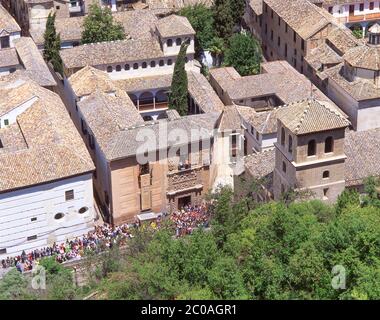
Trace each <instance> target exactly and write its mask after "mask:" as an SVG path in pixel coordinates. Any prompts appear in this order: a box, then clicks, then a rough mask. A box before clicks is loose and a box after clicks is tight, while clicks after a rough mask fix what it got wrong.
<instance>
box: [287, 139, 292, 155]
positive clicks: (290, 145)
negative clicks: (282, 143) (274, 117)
mask: <svg viewBox="0 0 380 320" xmlns="http://www.w3.org/2000/svg"><path fill="white" fill-rule="evenodd" d="M288 151H289V152H290V153H292V152H293V138H292V136H289V146H288Z"/></svg>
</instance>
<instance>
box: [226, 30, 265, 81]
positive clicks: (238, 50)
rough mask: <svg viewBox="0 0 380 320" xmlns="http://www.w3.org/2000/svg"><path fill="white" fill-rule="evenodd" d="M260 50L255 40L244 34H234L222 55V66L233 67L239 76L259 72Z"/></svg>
mask: <svg viewBox="0 0 380 320" xmlns="http://www.w3.org/2000/svg"><path fill="white" fill-rule="evenodd" d="M261 60H262V53H261V48H260V45H259V43H258V42H257V40H255V39H254V38H252V37H251V36H250V35H246V34H235V35H233V36H232V37H231V38H230V40H229V45H228V48H227V50H226V51H225V55H224V65H225V66H232V67H234V68H235V69H236V70H237V71H238V72H239V74H240V75H242V76H247V75H252V74H257V73H259V72H260V63H261Z"/></svg>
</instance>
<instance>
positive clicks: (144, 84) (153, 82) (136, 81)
mask: <svg viewBox="0 0 380 320" xmlns="http://www.w3.org/2000/svg"><path fill="white" fill-rule="evenodd" d="M171 82H172V75H171V74H164V75H158V76H149V77H138V78H129V79H123V80H115V81H114V83H115V84H116V85H117V86H118V87H119V88H120V89H122V90H125V91H127V92H137V91H144V90H150V89H169V88H170V85H171Z"/></svg>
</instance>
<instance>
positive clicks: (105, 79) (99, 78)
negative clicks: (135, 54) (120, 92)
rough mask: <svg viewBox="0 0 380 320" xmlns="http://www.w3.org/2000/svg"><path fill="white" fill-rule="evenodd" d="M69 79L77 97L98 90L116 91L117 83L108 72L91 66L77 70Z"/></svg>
mask: <svg viewBox="0 0 380 320" xmlns="http://www.w3.org/2000/svg"><path fill="white" fill-rule="evenodd" d="M68 81H69V83H70V86H71V88H72V89H73V91H74V94H75V95H76V96H77V97H83V96H88V95H90V94H92V93H94V92H95V91H98V90H99V91H101V92H108V93H109V92H114V91H116V85H115V84H114V82H113V81H112V80H111V79H110V78H109V76H108V74H107V73H106V72H103V71H101V70H99V69H96V68H94V67H91V66H86V67H84V68H83V69H81V70H79V71H77V72H76V73H74V74H73V75H71V76H70V77H69V79H68Z"/></svg>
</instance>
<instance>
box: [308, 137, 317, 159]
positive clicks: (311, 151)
mask: <svg viewBox="0 0 380 320" xmlns="http://www.w3.org/2000/svg"><path fill="white" fill-rule="evenodd" d="M315 154H316V143H315V140H310V141H309V143H308V145H307V155H308V156H309V157H310V156H315Z"/></svg>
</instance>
